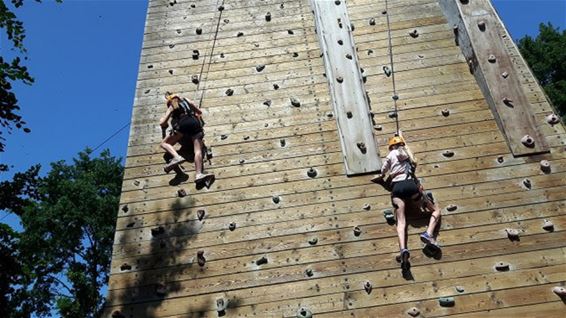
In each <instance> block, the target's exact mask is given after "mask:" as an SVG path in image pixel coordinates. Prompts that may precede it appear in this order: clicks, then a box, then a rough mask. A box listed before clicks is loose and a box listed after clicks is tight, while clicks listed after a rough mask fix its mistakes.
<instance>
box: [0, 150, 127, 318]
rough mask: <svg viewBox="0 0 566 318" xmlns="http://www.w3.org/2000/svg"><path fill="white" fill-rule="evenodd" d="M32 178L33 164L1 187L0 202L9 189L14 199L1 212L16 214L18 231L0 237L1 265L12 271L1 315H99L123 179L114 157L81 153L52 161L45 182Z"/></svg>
mask: <svg viewBox="0 0 566 318" xmlns="http://www.w3.org/2000/svg"><path fill="white" fill-rule="evenodd" d="M38 173H39V167H38V166H35V167H32V168H30V169H29V170H28V171H26V172H25V173H22V174H20V175H18V176H14V179H13V180H12V181H6V182H2V183H0V195H1V196H0V199H2V202H4V200H3V199H4V198H5V196H9V195H10V191H12V192H11V193H12V194H13V196H17V197H18V198H17V199H14V198H11V200H8V201H6V202H9V204H6V205H5V206H4V208H5V209H7V210H8V211H10V212H14V213H16V214H18V215H19V216H20V219H21V223H22V227H23V230H22V231H21V232H20V233H14V232H13V231H10V230H9V229H6V231H4V232H5V234H4V232H0V252H2V253H4V254H6V255H8V256H9V257H6V258H4V257H2V261H0V266H3V267H2V269H3V268H4V267H5V268H7V269H9V270H11V271H6V274H4V275H8V277H7V278H8V279H6V281H7V282H8V287H7V288H6V286H4V285H0V291H2V293H3V294H2V299H0V305H2V302H3V303H6V304H7V305H6V307H7V308H8V309H7V314H5V313H2V312H0V316H2V317H9V318H16V317H18V318H19V317H31V314H33V315H34V316H39V317H43V316H49V315H50V312H51V311H52V310H54V309H56V310H57V311H58V313H59V315H60V316H61V317H99V316H100V314H101V312H102V307H103V305H104V297H103V296H102V295H101V293H100V290H101V288H102V287H103V286H104V285H105V284H106V283H107V282H108V275H109V269H110V261H111V253H112V244H113V236H114V230H115V224H116V215H117V210H118V201H119V196H120V188H121V181H122V174H123V167H122V166H121V164H120V159H117V158H115V157H112V156H111V155H110V153H109V152H108V151H104V152H102V153H101V155H100V157H98V158H91V157H90V150H88V149H87V150H86V151H83V152H80V153H79V154H78V157H77V158H76V159H74V162H73V164H67V163H65V162H64V161H59V162H55V163H52V164H51V171H49V173H48V174H47V175H46V176H45V177H40V176H38ZM4 228H5V226H4ZM1 229H3V228H0V230H1ZM4 254H2V255H4ZM1 278H4V277H1ZM2 281H3V282H4V279H2Z"/></svg>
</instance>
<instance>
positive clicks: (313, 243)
mask: <svg viewBox="0 0 566 318" xmlns="http://www.w3.org/2000/svg"><path fill="white" fill-rule="evenodd" d="M316 243H318V238H317V237H313V238H311V239H310V240H309V244H310V245H316Z"/></svg>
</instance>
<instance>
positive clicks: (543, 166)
mask: <svg viewBox="0 0 566 318" xmlns="http://www.w3.org/2000/svg"><path fill="white" fill-rule="evenodd" d="M540 170H542V172H544V173H550V162H549V161H548V160H541V161H540Z"/></svg>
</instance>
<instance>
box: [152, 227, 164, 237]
mask: <svg viewBox="0 0 566 318" xmlns="http://www.w3.org/2000/svg"><path fill="white" fill-rule="evenodd" d="M163 233H165V228H164V227H163V226H158V227H155V228H153V229H151V236H153V237H156V236H159V235H162V234H163Z"/></svg>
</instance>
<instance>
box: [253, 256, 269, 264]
mask: <svg viewBox="0 0 566 318" xmlns="http://www.w3.org/2000/svg"><path fill="white" fill-rule="evenodd" d="M255 264H256V265H265V264H267V258H266V257H265V256H262V257H261V258H260V259H258V260H257V261H255Z"/></svg>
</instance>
